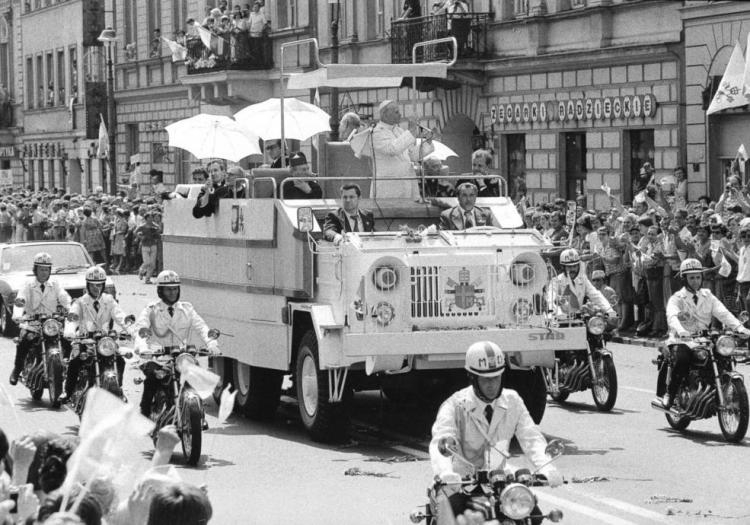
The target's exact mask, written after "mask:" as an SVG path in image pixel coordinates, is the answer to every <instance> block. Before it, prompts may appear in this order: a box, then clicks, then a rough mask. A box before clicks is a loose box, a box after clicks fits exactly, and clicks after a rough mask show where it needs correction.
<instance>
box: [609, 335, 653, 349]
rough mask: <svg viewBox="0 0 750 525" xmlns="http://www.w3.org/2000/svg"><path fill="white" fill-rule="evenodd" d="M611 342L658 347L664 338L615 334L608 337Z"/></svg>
mask: <svg viewBox="0 0 750 525" xmlns="http://www.w3.org/2000/svg"><path fill="white" fill-rule="evenodd" d="M610 341H612V342H613V343H622V344H626V345H638V346H650V347H653V348H658V347H659V346H661V345H662V344H663V342H664V341H665V338H662V339H652V338H650V337H638V336H637V335H617V336H614V337H612V339H610Z"/></svg>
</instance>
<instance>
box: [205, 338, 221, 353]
mask: <svg viewBox="0 0 750 525" xmlns="http://www.w3.org/2000/svg"><path fill="white" fill-rule="evenodd" d="M206 350H207V351H208V354H209V355H219V354H220V353H221V352H219V342H218V341H217V340H216V339H211V340H210V341H209V342H208V344H206Z"/></svg>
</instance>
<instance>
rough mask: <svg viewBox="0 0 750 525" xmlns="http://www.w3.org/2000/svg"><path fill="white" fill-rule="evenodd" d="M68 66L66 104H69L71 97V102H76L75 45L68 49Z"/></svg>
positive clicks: (76, 63) (76, 56)
mask: <svg viewBox="0 0 750 525" xmlns="http://www.w3.org/2000/svg"><path fill="white" fill-rule="evenodd" d="M68 67H69V68H70V98H69V99H68V100H67V101H66V104H70V100H71V99H72V100H73V104H78V90H79V87H78V48H77V47H76V46H73V47H71V48H70V49H68Z"/></svg>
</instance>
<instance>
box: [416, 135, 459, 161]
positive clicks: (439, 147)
mask: <svg viewBox="0 0 750 525" xmlns="http://www.w3.org/2000/svg"><path fill="white" fill-rule="evenodd" d="M417 144H420V145H421V144H422V139H417ZM432 145H433V146H434V147H435V150H434V151H432V153H430V154H428V155H425V158H427V157H436V158H438V159H440V160H445V159H447V158H448V157H458V153H456V152H455V151H453V150H452V149H450V148H449V147H448V146H446V145H445V144H443V143H442V142H440V141H439V140H435V139H433V140H432Z"/></svg>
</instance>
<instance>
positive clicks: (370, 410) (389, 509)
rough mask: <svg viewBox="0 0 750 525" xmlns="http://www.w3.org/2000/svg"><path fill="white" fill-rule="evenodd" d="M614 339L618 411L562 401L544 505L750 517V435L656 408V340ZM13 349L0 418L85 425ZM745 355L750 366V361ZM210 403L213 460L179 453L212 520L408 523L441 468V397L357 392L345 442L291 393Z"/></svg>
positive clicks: (141, 462) (548, 417) (550, 428)
mask: <svg viewBox="0 0 750 525" xmlns="http://www.w3.org/2000/svg"><path fill="white" fill-rule="evenodd" d="M115 282H116V284H117V287H118V290H119V294H120V295H119V298H120V301H121V304H122V305H123V307H124V308H125V310H126V311H128V312H132V313H136V314H137V313H138V312H139V311H140V309H141V308H142V307H143V306H144V305H145V304H146V302H147V301H149V300H151V299H152V298H154V297H155V295H156V291H155V287H154V286H153V285H151V286H149V285H144V284H142V283H140V282H139V281H138V280H137V279H136V278H134V277H132V276H122V277H115ZM183 299H185V300H188V301H190V300H192V301H193V302H194V304H195V306H196V308H197V309H198V311H199V312H200V311H201V310H203V309H204V308H205V305H201V304H200V301H199V300H197V298H191V297H183ZM610 348H611V349H613V351H614V355H615V363H616V365H617V371H618V376H619V383H620V392H619V396H618V399H617V404H616V406H615V409H614V410H613V411H612V412H611V413H608V414H603V413H599V412H597V411H596V410H595V408H594V404H593V400H592V399H591V395H590V393H587V392H582V393H578V394H573V395H571V396H570V398H569V402H568V403H566V404H565V405H557V404H555V403H550V404H549V405H548V408H547V412H546V414H545V417H544V420H543V421H542V425H541V428H542V430H543V432H544V433H545V434H546V435H547V436H548V437H549V438H560V439H562V440H564V441H565V442H566V444H567V450H566V455H565V456H563V457H561V458H560V459H559V460H558V462H557V466H558V468H559V469H560V470H561V471H562V472H563V474H564V476H565V477H566V479H568V480H569V481H570V483H568V484H567V485H565V486H563V487H561V488H557V489H538V490H537V494H538V495H539V498H540V506H541V508H542V510H544V511H549V510H550V509H552V508H553V507H557V508H560V509H561V510H563V512H564V514H565V519H564V520H563V523H570V524H575V525H588V524H591V525H593V524H602V523H608V524H616V525H617V524H620V525H626V524H646V523H674V524H680V525H681V524H690V523H750V499H748V498H747V496H746V490H745V487H746V483H747V479H748V472H750V454H748V450H747V446H748V443H749V441H748V439H747V438H746V439H745V440H744V441H743V442H742V443H741V444H727V443H725V442H724V441H723V439H722V436H721V432H720V430H719V425H718V421H717V420H716V419H711V420H708V421H702V422H697V423H696V422H694V423H692V424H691V425H690V427H689V429H688V431H687V432H686V433H685V434H681V433H679V432H676V431H673V430H671V429H670V428H669V427H668V425H667V423H666V420H665V418H664V416H663V415H662V414H661V413H659V412H657V411H655V410H653V409H651V408H650V406H649V403H650V401H651V399H652V397H653V390H652V389H653V386H654V383H655V376H656V372H655V367H654V366H653V365H652V364H651V359H652V358H653V357H654V354H655V350H654V349H652V348H645V347H636V346H626V345H614V344H613V345H611V346H610ZM13 352H14V347H13V344H12V342H11V341H9V340H7V339H0V381H2V382H3V384H4V386H5V387H6V389H7V391H8V392H9V393H10V395H11V397H12V398H13V399H14V401H15V407H14V408H13V409H11V408H10V407H7V406H0V427H2V428H3V429H4V430H5V431H6V432H7V433H8V434H9V436H11V437H13V436H17V435H18V434H20V433H23V432H28V431H31V430H34V429H37V428H46V429H50V430H53V431H55V432H59V433H63V434H75V433H76V431H77V427H78V419H77V417H76V415H75V414H74V413H73V412H71V411H69V410H67V409H65V408H63V409H59V410H52V409H50V408H49V406H48V403H47V402H46V398H45V400H44V401H43V402H40V403H36V402H33V401H32V400H31V398H30V395H29V392H28V390H26V389H25V387H23V386H22V385H20V384H19V385H18V386H15V387H10V386H9V385H8V384H7V375H8V373H9V372H10V367H11V364H12V360H13ZM740 367H741V368H740V370H741V371H742V372H744V373H745V374H746V375H747V371H748V367H747V366H745V365H740ZM139 375H140V373H139V371H138V370H137V369H134V368H131V367H129V368H128V369H127V371H126V376H125V385H124V386H125V390H126V395H127V396H128V397H129V399H130V400H131V402H133V403H137V402H138V400H139V399H140V387H137V386H136V385H135V384H134V383H133V378H134V377H138V376H139ZM207 412H208V423H209V426H210V428H209V430H208V431H207V432H206V433H205V436H204V446H203V451H204V456H203V457H202V461H201V464H200V466H199V467H198V468H191V467H187V466H185V465H183V464H182V457H181V456H182V454H181V451H180V449H179V446H178V448H177V451H176V453H175V455H174V457H173V463H174V464H175V465H176V467H177V469H178V472H179V474H180V476H181V477H182V478H183V479H185V480H186V481H189V482H192V483H196V484H204V483H205V484H207V485H208V491H209V495H210V498H211V501H212V504H213V508H214V519H213V520H212V523H216V524H239V523H242V524H247V523H250V524H256V523H257V524H276V523H290V522H302V523H306V524H339V523H342V524H352V525H354V524H363V525H371V524H401V523H408V522H409V520H408V515H409V512H411V511H412V510H413V509H414V508H415V507H417V506H418V505H421V504H423V503H424V502H425V489H426V487H427V485H428V484H429V483H430V480H431V477H432V475H431V472H430V467H429V463H428V462H427V461H426V454H425V451H426V446H427V442H428V436H429V428H430V424H431V421H432V419H433V417H434V413H435V407H425V406H417V405H415V404H403V405H397V404H392V403H388V402H386V401H384V400H382V399H381V398H380V397H379V396H378V395H377V393H360V394H357V395H355V398H354V407H353V413H354V415H355V425H354V428H353V431H352V434H351V439H350V440H349V442H348V443H345V444H343V445H338V446H329V445H321V444H318V443H313V442H311V441H310V440H309V439H308V438H307V436H306V434H305V432H304V430H303V428H302V424H301V422H300V421H299V417H298V416H297V411H296V407H295V406H294V405H293V400H291V399H289V398H284V403H282V408H281V410H280V412H279V414H278V417H277V418H276V420H275V421H274V422H271V423H263V424H261V423H256V422H251V421H248V420H246V419H244V418H242V417H240V416H239V415H234V414H233V415H232V416H230V418H229V420H228V421H227V422H226V423H225V424H224V425H219V424H218V421H217V419H216V417H215V416H216V412H217V407H216V406H215V405H214V403H213V401H210V400H209V401H207ZM134 445H135V446H136V449H137V450H138V451H139V452H138V453H135V454H134V455H133V458H132V461H133V463H134V464H135V465H137V466H139V467H140V468H144V469H145V468H146V466H147V464H148V462H149V459H150V453H151V450H152V448H151V442H150V440H149V439H148V438H146V437H144V438H142V439H141V440H140V441H139V442H138V443H136V444H134ZM516 452H517V453H519V454H520V452H521V451H520V450H517V451H516ZM513 463H514V464H516V465H519V466H520V465H523V464H524V460H523V458H522V457H519V458H517V459H514V460H513ZM347 472H348V474H347ZM351 474H356V475H351Z"/></svg>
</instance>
